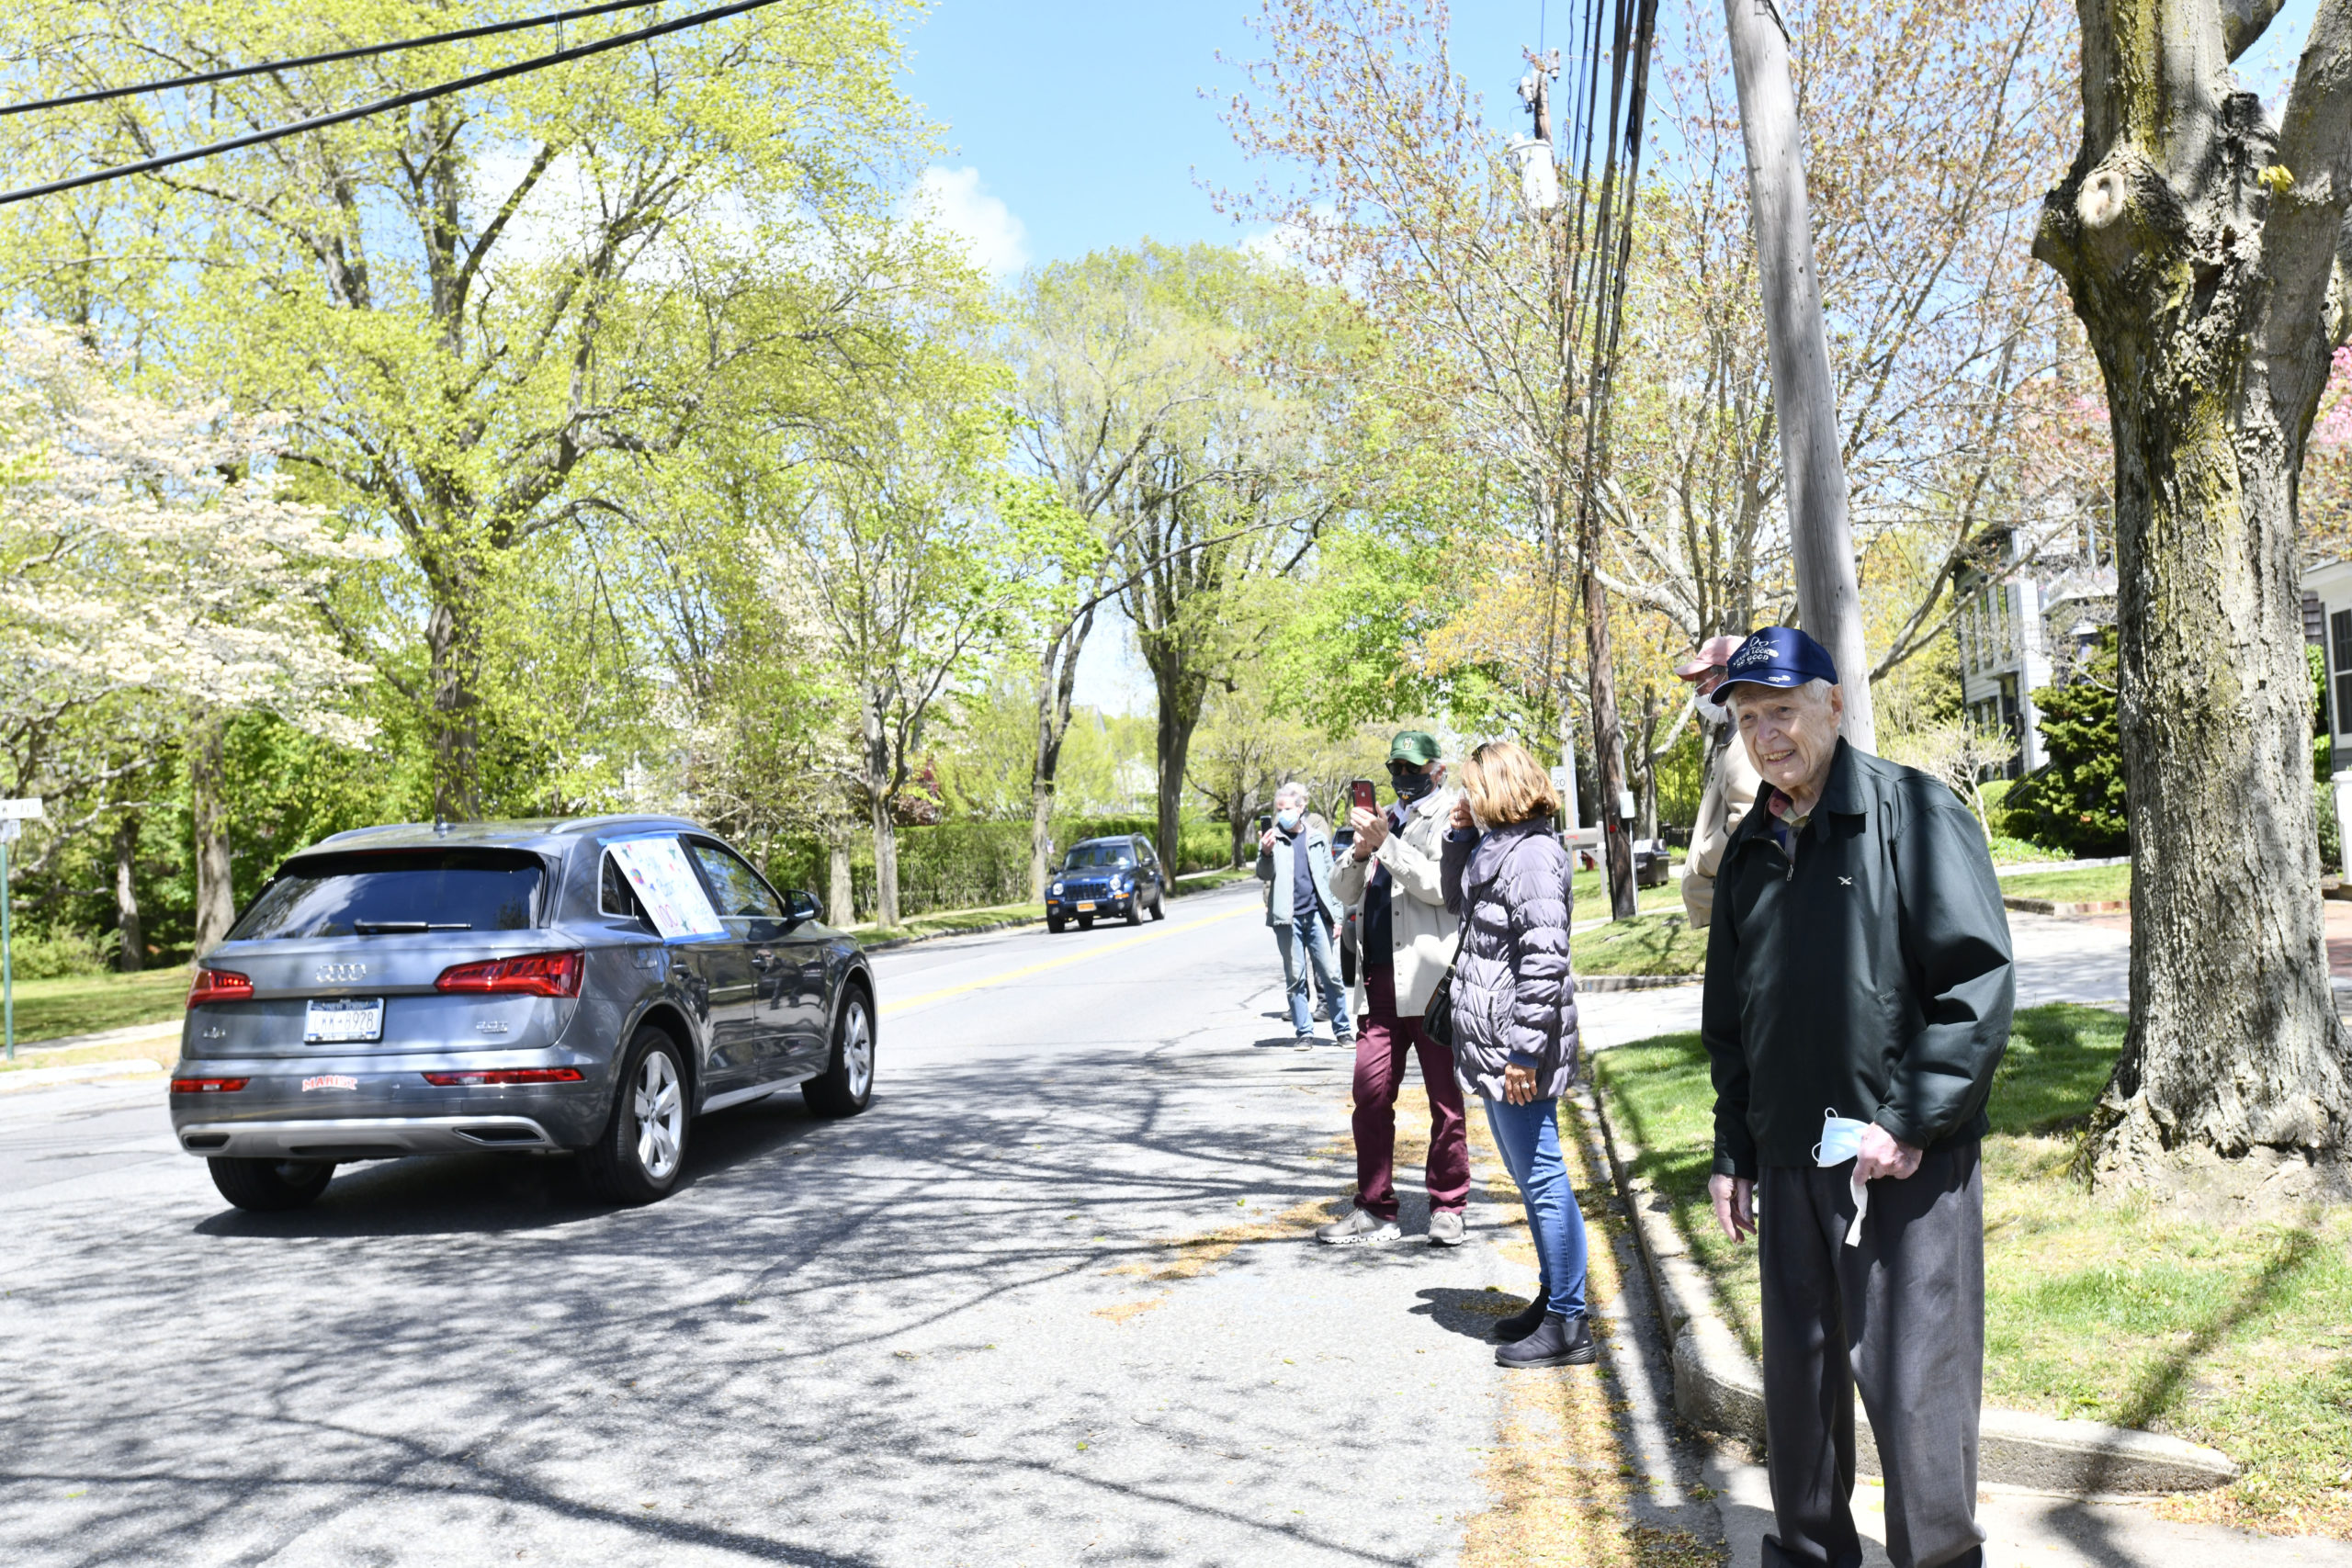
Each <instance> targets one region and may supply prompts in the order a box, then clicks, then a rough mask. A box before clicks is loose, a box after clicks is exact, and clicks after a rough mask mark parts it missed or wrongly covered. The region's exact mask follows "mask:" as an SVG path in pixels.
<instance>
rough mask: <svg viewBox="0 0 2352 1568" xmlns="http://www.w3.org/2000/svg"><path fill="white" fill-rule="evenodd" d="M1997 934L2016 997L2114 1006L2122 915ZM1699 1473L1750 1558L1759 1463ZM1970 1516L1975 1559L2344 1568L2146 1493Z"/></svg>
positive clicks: (1762, 1512)
mask: <svg viewBox="0 0 2352 1568" xmlns="http://www.w3.org/2000/svg"><path fill="white" fill-rule="evenodd" d="M2329 918H2330V934H2331V942H2330V946H2331V949H2333V948H2334V947H2335V940H2334V939H2335V935H2336V932H2337V931H2338V929H2339V927H2338V919H2339V917H2337V915H2336V913H2335V906H2331V907H2330V909H2329ZM2341 919H2342V925H2341V931H2342V937H2343V940H2344V941H2345V942H2346V952H2347V953H2352V906H2346V907H2345V913H2344V916H2343V917H2342V918H2341ZM2009 934H2010V937H2011V940H2012V942H2013V944H2014V950H2015V952H2016V953H2017V966H2018V1006H2019V1007H2037V1006H2041V1005H2043V1004H2046V1003H2051V1002H2080V1003H2085V1004H2088V1005H2092V1006H2104V1007H2120V1006H2121V1005H2123V1002H2124V999H2125V998H2126V996H2127V994H2128V992H2129V990H2130V985H2131V932H2130V931H2129V928H2128V922H2125V926H2124V929H2120V930H2119V929H2117V928H2116V926H2115V925H2113V924H2110V923H2109V922H2108V921H2106V920H2096V921H2095V920H2088V919H2056V918H2054V917H2052V916H2048V915H2033V914H2025V913H2018V912H2012V913H2011V914H2010V916H2009ZM2332 955H2333V954H2332ZM1702 990H1703V987H1700V986H1691V987H1681V988H1679V989H1676V990H1672V991H1646V992H1640V991H1637V992H1615V993H1600V994H1596V995H1592V996H1587V997H1579V998H1577V1013H1578V1017H1579V1020H1580V1021H1581V1022H1582V1024H1583V1028H1584V1032H1585V1037H1586V1039H1587V1041H1588V1042H1589V1044H1590V1045H1591V1047H1592V1048H1593V1049H1596V1050H1604V1049H1607V1048H1609V1047H1611V1046H1614V1045H1622V1044H1625V1043H1630V1042H1632V1041H1635V1040H1642V1039H1647V1038H1649V1037H1651V1036H1653V1035H1657V1034H1666V1033H1676V1032H1688V1031H1691V1030H1695V1029H1697V1028H1698V1026H1699V1000H1700V997H1701V994H1702ZM1587 1206H1588V1208H1589V1206H1590V1204H1589V1202H1588V1205H1587ZM1638 1272H1639V1271H1638V1270H1634V1273H1636V1274H1637V1273H1638ZM1645 1294H1646V1292H1645ZM1640 1321H1641V1322H1642V1325H1643V1329H1644V1332H1645V1334H1654V1333H1656V1332H1657V1319H1656V1317H1655V1315H1654V1314H1653V1315H1645V1316H1643V1317H1642V1318H1641V1319H1640ZM1706 1483H1707V1484H1708V1485H1709V1486H1710V1487H1712V1488H1713V1490H1714V1492H1715V1493H1716V1498H1715V1506H1716V1508H1717V1511H1718V1512H1719V1514H1720V1516H1721V1517H1722V1520H1723V1529H1724V1541H1725V1543H1726V1544H1727V1545H1728V1547H1729V1548H1730V1559H1729V1561H1730V1568H1758V1564H1760V1562H1761V1560H1762V1557H1761V1542H1762V1540H1763V1537H1764V1534H1765V1532H1766V1531H1767V1530H1769V1529H1771V1528H1772V1498H1771V1491H1770V1486H1769V1484H1768V1483H1767V1481H1766V1478H1765V1472H1764V1471H1763V1468H1762V1467H1761V1466H1759V1465H1756V1464H1751V1463H1749V1462H1747V1460H1746V1458H1745V1457H1744V1456H1743V1455H1742V1454H1741V1452H1740V1450H1738V1449H1737V1447H1736V1446H1735V1445H1732V1444H1728V1443H1726V1444H1722V1445H1718V1446H1716V1447H1715V1448H1714V1449H1713V1450H1712V1452H1711V1455H1710V1457H1709V1459H1708V1461H1707V1473H1706ZM1884 1495H1885V1494H1884V1491H1883V1488H1882V1487H1881V1485H1880V1484H1879V1483H1878V1482H1876V1481H1874V1480H1871V1479H1868V1478H1865V1479H1863V1480H1862V1481H1861V1482H1860V1484H1859V1485H1858V1486H1857V1487H1856V1489H1855V1494H1854V1510H1855V1516H1856V1523H1857V1524H1858V1525H1859V1526H1860V1529H1861V1531H1862V1534H1863V1537H1864V1551H1863V1558H1862V1561H1863V1564H1864V1568H1887V1565H1888V1559H1887V1556H1886V1552H1885V1546H1884V1543H1885V1519H1884V1515H1883V1506H1884ZM1977 1517H1978V1520H1979V1522H1981V1523H1982V1524H1983V1525H1984V1527H1985V1536H1986V1542H1985V1565H1986V1568H2025V1565H2029V1564H2030V1565H2033V1568H2240V1565H2245V1568H2274V1565H2276V1568H2286V1565H2288V1564H2300V1565H2302V1568H2352V1544H2346V1543H2345V1542H2341V1541H2335V1540H2312V1539H2288V1538H2280V1537H2270V1536H2258V1535H2251V1534H2248V1533H2246V1532H2245V1531H2241V1530H2234V1529H2226V1528H2223V1527H2220V1526H2214V1525H2196V1524H2184V1523H2177V1522H2175V1521H2172V1520H2169V1519H2165V1518H2163V1517H2159V1515H2158V1513H2157V1512H2156V1506H2155V1505H2154V1504H2153V1503H2151V1502H2142V1501H2125V1500H2121V1499H2109V1498H2098V1499H2086V1498H2078V1497H2072V1496H2064V1495H2053V1494H2048V1493H2038V1492H2029V1491H2025V1490H2022V1489H2019V1488H2015V1487H1991V1486H1988V1487H1985V1488H1983V1489H1981V1490H1980V1493H1979V1504H1978V1514H1977Z"/></svg>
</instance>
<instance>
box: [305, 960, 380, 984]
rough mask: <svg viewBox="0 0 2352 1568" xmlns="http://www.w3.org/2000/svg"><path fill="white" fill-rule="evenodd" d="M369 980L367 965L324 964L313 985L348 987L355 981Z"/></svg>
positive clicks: (320, 966) (314, 977)
mask: <svg viewBox="0 0 2352 1568" xmlns="http://www.w3.org/2000/svg"><path fill="white" fill-rule="evenodd" d="M366 978H368V965H366V964H320V965H319V972H318V974H317V975H316V976H313V977H312V983H313V984H315V985H321V986H347V985H349V984H351V982H352V981H354V980H365V979H366Z"/></svg>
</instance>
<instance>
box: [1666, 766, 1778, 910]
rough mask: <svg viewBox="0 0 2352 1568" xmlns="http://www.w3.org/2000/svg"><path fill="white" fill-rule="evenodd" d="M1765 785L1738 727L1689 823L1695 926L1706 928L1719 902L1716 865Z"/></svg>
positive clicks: (1686, 897) (1686, 894) (1686, 906)
mask: <svg viewBox="0 0 2352 1568" xmlns="http://www.w3.org/2000/svg"><path fill="white" fill-rule="evenodd" d="M1763 787H1764V779H1763V775H1762V774H1760V773H1758V772H1757V771H1756V764H1755V762H1754V761H1751V760H1750V759H1749V757H1748V755H1747V741H1745V740H1742V739H1740V738H1739V731H1738V729H1737V728H1733V729H1732V730H1731V733H1730V736H1729V738H1728V739H1725V740H1724V742H1723V743H1722V744H1720V745H1718V746H1716V747H1715V749H1714V766H1713V767H1712V768H1710V769H1709V770H1708V772H1707V788H1706V793H1705V794H1703V795H1700V797H1699V820H1698V821H1697V822H1696V823H1695V824H1693V825H1692V827H1691V859H1690V863H1689V865H1688V866H1687V867H1686V869H1685V870H1684V872H1683V875H1682V908H1683V912H1684V913H1685V914H1687V915H1689V916H1690V917H1691V926H1692V927H1693V928H1694V929H1697V930H1702V931H1703V930H1705V929H1706V924H1707V919H1708V917H1709V916H1710V915H1712V914H1713V912H1714V907H1715V868H1716V867H1717V866H1719V865H1721V864H1722V863H1723V858H1724V845H1726V844H1728V843H1730V842H1731V836H1732V832H1733V830H1734V829H1736V828H1737V827H1738V826H1739V822H1740V818H1743V817H1746V816H1747V808H1748V807H1751V806H1753V805H1755V804H1756V796H1757V795H1758V793H1760V792H1761V791H1762V789H1763Z"/></svg>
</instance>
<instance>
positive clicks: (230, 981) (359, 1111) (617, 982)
mask: <svg viewBox="0 0 2352 1568" xmlns="http://www.w3.org/2000/svg"><path fill="white" fill-rule="evenodd" d="M875 1019H876V1010H875V988H874V975H873V971H872V969H871V967H870V966H869V965H868V964H867V963H866V960H865V955H864V954H863V953H862V952H861V951H860V950H859V948H858V946H857V944H856V943H855V942H853V941H851V940H850V939H849V938H848V937H847V936H844V935H843V934H842V933H841V932H840V931H835V930H833V929H832V928H831V927H829V926H827V925H825V924H824V923H823V922H822V921H821V920H820V919H818V908H817V901H816V900H815V899H814V898H813V897H810V896H809V894H807V893H802V892H791V893H783V894H779V893H778V892H777V891H776V890H775V888H774V887H772V886H769V885H768V882H767V880H766V879H765V878H764V877H763V876H761V874H759V873H758V872H757V871H755V870H753V869H752V865H751V863H750V862H748V861H746V860H745V859H744V858H743V857H742V856H741V855H740V854H738V853H737V852H735V851H734V850H732V849H730V848H729V847H728V845H727V844H725V843H724V842H722V841H721V840H719V839H718V837H717V836H716V835H714V834H712V833H709V832H707V831H706V830H705V829H701V828H699V827H697V826H695V824H694V823H692V822H687V821H683V820H681V819H679V818H671V817H601V818H589V819H585V820H565V821H538V822H480V823H431V824H424V825H421V826H418V825H412V826H405V827H397V828H368V829H361V830H359V831H356V832H350V833H339V834H337V835H335V836H334V837H333V838H331V839H326V840H322V841H321V842H319V843H317V844H314V845H312V846H311V848H309V849H307V850H304V851H303V852H300V854H297V855H295V856H293V857H292V858H291V859H289V860H288V861H287V862H286V863H284V864H283V865H280V866H279V867H278V868H277V872H276V873H275V874H273V875H272V876H271V877H270V879H269V881H268V883H267V884H266V886H264V887H263V888H262V890H261V892H260V894H259V895H258V896H257V897H255V898H254V901H253V903H252V905H251V907H250V908H247V909H246V910H245V911H244V913H243V916H242V917H241V918H240V919H238V921H237V923H236V925H235V926H234V927H233V928H232V930H231V931H230V933H229V937H228V940H227V941H225V942H222V943H221V944H220V946H218V947H216V948H214V949H213V950H212V951H211V952H210V953H206V954H205V955H204V957H203V958H202V960H201V961H200V962H199V963H198V968H197V974H196V982H195V985H194V987H192V988H191V990H190V991H189V995H188V1009H187V1022H186V1024H185V1025H184V1026H183V1028H182V1030H181V1034H180V1060H179V1062H178V1064H177V1065H176V1066H175V1067H174V1068H173V1069H172V1082H171V1111H172V1130H173V1132H174V1134H175V1135H176V1136H177V1137H178V1139H179V1144H180V1146H181V1147H182V1148H183V1149H186V1150H187V1152H188V1153H189V1154H192V1155H197V1156H201V1157H203V1158H204V1159H206V1160H207V1161H209V1163H210V1165H211V1168H212V1179H213V1181H214V1183H215V1184H216V1185H217V1186H218V1187H219V1188H220V1192H221V1195H222V1196H223V1197H225V1198H227V1199H228V1200H229V1201H231V1202H232V1203H234V1204H236V1205H237V1206H238V1207H240V1208H244V1209H256V1210H276V1209H293V1208H299V1207H300V1206H301V1205H303V1204H305V1203H308V1202H310V1201H311V1200H313V1199H315V1198H316V1197H317V1196H318V1195H319V1194H320V1192H322V1190H325V1188H326V1185H327V1182H328V1180H329V1179H331V1178H332V1177H333V1176H334V1168H335V1167H336V1166H337V1165H339V1164H343V1163H346V1162H350V1161H356V1160H373V1159H390V1158H396V1157H398V1156H404V1155H413V1154H434V1153H447V1152H453V1151H458V1150H481V1149H500V1150H519V1151H537V1152H546V1151H552V1150H558V1149H571V1150H576V1151H578V1153H579V1155H580V1157H581V1160H582V1167H583V1168H584V1169H585V1171H586V1173H587V1175H588V1178H589V1180H590V1182H591V1183H592V1185H593V1186H594V1188H595V1189H596V1190H598V1191H599V1192H600V1193H601V1194H602V1195H603V1196H605V1198H607V1199H610V1200H612V1201H616V1202H626V1203H644V1202H650V1201H653V1200H655V1199H657V1198H660V1197H662V1195H663V1194H664V1193H666V1192H668V1191H669V1190H671V1189H672V1188H673V1186H675V1185H676V1183H677V1180H678V1176H679V1172H680V1170H681V1169H682V1168H683V1166H684V1159H685V1150H686V1135H687V1130H688V1127H689V1125H690V1124H691V1122H692V1121H693V1119H694V1117H695V1115H697V1114H699V1113H701V1112H703V1111H717V1110H719V1109H721V1108H723V1107H726V1106H730V1105H740V1104H742V1103H744V1102H746V1101H748V1100H756V1099H759V1098H761V1097H763V1096H765V1095H771V1094H775V1093H776V1092H778V1091H779V1090H782V1089H790V1088H792V1087H794V1086H796V1085H797V1086H798V1088H799V1089H800V1093H801V1097H802V1099H803V1100H805V1101H806V1102H807V1104H808V1106H809V1110H811V1111H814V1112H815V1113H817V1114H818V1115H820V1116H829V1117H831V1116H851V1115H854V1114H856V1113H857V1112H858V1111H863V1110H864V1109H865V1106H866V1103H867V1101H868V1100H869V1099H870V1098H871V1097H872V1095H873V1092H874V1055H875V1044H876V1027H875Z"/></svg>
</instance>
